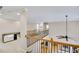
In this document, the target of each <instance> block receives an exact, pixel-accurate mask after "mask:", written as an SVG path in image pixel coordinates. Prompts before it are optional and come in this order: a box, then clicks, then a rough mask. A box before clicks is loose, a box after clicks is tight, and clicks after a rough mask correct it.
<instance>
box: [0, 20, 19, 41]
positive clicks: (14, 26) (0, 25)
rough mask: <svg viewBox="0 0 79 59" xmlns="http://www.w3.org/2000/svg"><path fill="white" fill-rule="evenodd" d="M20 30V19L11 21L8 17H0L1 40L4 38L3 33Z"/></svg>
mask: <svg viewBox="0 0 79 59" xmlns="http://www.w3.org/2000/svg"><path fill="white" fill-rule="evenodd" d="M12 32H20V23H19V21H16V22H15V21H9V20H6V19H0V40H2V34H4V33H12Z"/></svg>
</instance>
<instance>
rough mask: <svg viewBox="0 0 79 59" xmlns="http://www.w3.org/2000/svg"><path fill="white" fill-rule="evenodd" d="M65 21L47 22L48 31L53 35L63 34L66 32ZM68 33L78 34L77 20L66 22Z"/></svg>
mask: <svg viewBox="0 0 79 59" xmlns="http://www.w3.org/2000/svg"><path fill="white" fill-rule="evenodd" d="M65 24H66V23H65V22H51V23H49V28H50V30H49V32H50V34H51V35H52V36H53V37H56V36H58V35H65V32H66V25H65ZM68 35H70V36H77V37H78V36H79V21H70V22H68Z"/></svg>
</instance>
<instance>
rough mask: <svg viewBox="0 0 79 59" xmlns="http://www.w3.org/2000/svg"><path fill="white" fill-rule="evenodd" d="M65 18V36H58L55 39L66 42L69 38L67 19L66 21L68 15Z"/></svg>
mask: <svg viewBox="0 0 79 59" xmlns="http://www.w3.org/2000/svg"><path fill="white" fill-rule="evenodd" d="M65 17H66V35H65V36H64V35H60V36H56V37H58V39H63V38H66V41H68V39H69V38H70V37H69V36H68V19H67V17H68V15H65Z"/></svg>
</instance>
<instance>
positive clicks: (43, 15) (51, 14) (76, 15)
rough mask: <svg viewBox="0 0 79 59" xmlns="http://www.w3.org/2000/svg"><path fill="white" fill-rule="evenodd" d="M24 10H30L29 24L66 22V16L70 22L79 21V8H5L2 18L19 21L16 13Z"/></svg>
mask: <svg viewBox="0 0 79 59" xmlns="http://www.w3.org/2000/svg"><path fill="white" fill-rule="evenodd" d="M23 8H27V9H28V16H29V17H28V22H37V23H38V22H52V21H65V15H68V20H71V21H75V20H77V21H78V20H79V6H72V7H71V6H70V7H69V6H42V7H41V6H21V7H20V6H14V7H13V6H5V7H3V9H1V10H0V13H2V14H3V15H0V18H5V19H8V20H18V19H19V18H20V17H19V16H18V15H16V13H18V12H20V11H21V10H22V9H23Z"/></svg>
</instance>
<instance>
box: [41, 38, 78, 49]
mask: <svg viewBox="0 0 79 59" xmlns="http://www.w3.org/2000/svg"><path fill="white" fill-rule="evenodd" d="M42 40H44V41H48V42H50V43H56V44H62V45H67V46H72V47H75V48H79V45H78V44H74V43H69V42H59V41H55V40H53V39H52V38H51V39H49V40H45V39H42Z"/></svg>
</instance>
